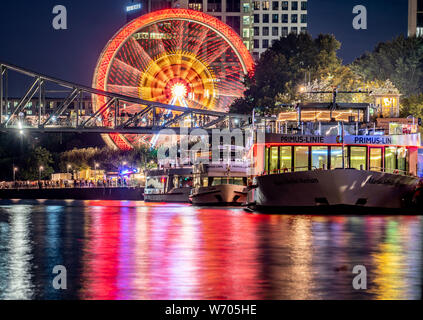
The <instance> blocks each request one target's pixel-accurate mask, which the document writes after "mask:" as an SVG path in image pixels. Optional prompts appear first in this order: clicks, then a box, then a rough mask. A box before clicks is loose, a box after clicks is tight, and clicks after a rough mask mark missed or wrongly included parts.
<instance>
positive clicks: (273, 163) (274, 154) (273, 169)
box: [269, 147, 278, 173]
mask: <svg viewBox="0 0 423 320" xmlns="http://www.w3.org/2000/svg"><path fill="white" fill-rule="evenodd" d="M269 171H270V173H277V171H278V147H271V148H270V168H269Z"/></svg>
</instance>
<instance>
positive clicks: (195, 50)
mask: <svg viewBox="0 0 423 320" xmlns="http://www.w3.org/2000/svg"><path fill="white" fill-rule="evenodd" d="M208 33H209V30H207V29H205V28H204V29H202V32H201V35H200V36H199V37H198V38H199V39H198V41H197V44H196V46H195V47H194V48H193V49H192V53H193V54H195V55H197V54H198V52H199V51H200V49H201V46H203V45H204V40H206V37H207V34H208Z"/></svg>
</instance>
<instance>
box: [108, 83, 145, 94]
mask: <svg viewBox="0 0 423 320" xmlns="http://www.w3.org/2000/svg"><path fill="white" fill-rule="evenodd" d="M107 87H108V89H109V90H110V91H111V92H114V93H119V94H123V95H127V96H131V97H137V96H138V92H139V87H138V86H136V87H134V86H123V85H119V84H109V85H108V86H107Z"/></svg>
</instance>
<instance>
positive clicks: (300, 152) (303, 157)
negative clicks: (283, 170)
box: [294, 147, 308, 171]
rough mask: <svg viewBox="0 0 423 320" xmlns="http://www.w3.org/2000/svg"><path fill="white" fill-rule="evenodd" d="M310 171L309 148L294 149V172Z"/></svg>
mask: <svg viewBox="0 0 423 320" xmlns="http://www.w3.org/2000/svg"><path fill="white" fill-rule="evenodd" d="M307 170H308V147H294V171H307Z"/></svg>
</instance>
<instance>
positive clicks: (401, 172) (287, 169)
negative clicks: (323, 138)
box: [263, 166, 412, 176]
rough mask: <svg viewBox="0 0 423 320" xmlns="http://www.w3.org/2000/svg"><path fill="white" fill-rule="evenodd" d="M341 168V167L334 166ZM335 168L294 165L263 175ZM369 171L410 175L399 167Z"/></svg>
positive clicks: (376, 168)
mask: <svg viewBox="0 0 423 320" xmlns="http://www.w3.org/2000/svg"><path fill="white" fill-rule="evenodd" d="M336 169H341V168H336ZM336 169H327V168H318V167H315V166H312V167H311V169H310V168H309V167H308V166H307V167H305V166H304V167H294V168H283V169H275V170H271V171H264V173H263V175H271V174H280V173H289V172H300V171H323V170H336ZM351 169H352V170H364V168H360V169H355V168H351ZM369 171H376V172H384V173H390V174H397V175H401V176H412V174H410V173H409V172H408V171H405V170H400V169H390V168H381V167H371V168H370V170H369Z"/></svg>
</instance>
